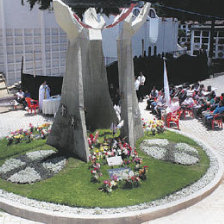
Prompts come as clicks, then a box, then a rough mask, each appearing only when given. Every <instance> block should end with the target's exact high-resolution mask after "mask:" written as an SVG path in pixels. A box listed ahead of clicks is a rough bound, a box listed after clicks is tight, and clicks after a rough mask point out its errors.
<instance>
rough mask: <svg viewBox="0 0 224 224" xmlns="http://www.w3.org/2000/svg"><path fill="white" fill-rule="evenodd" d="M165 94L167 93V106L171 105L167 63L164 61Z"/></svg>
mask: <svg viewBox="0 0 224 224" xmlns="http://www.w3.org/2000/svg"><path fill="white" fill-rule="evenodd" d="M164 93H165V100H166V105H167V106H169V105H170V89H169V83H168V78H167V70H166V61H165V59H164Z"/></svg>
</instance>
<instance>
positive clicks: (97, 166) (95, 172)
mask: <svg viewBox="0 0 224 224" xmlns="http://www.w3.org/2000/svg"><path fill="white" fill-rule="evenodd" d="M91 175H92V176H91V181H92V182H100V180H99V179H100V177H101V176H102V175H103V174H102V173H101V171H100V164H99V163H95V165H94V169H93V170H91Z"/></svg>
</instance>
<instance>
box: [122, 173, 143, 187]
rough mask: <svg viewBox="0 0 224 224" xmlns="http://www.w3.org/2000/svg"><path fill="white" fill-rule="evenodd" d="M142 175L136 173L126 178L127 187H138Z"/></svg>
mask: <svg viewBox="0 0 224 224" xmlns="http://www.w3.org/2000/svg"><path fill="white" fill-rule="evenodd" d="M140 180H141V179H140V177H139V176H138V175H134V176H131V177H128V178H127V179H125V180H124V181H125V187H126V188H133V187H138V186H139V184H140Z"/></svg>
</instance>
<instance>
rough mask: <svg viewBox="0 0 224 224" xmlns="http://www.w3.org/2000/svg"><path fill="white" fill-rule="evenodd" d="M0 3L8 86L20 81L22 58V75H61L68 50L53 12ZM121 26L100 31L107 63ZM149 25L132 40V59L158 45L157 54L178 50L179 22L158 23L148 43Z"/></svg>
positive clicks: (12, 0) (0, 57) (2, 68)
mask: <svg viewBox="0 0 224 224" xmlns="http://www.w3.org/2000/svg"><path fill="white" fill-rule="evenodd" d="M24 3H25V6H22V5H21V1H20V0H0V72H4V73H5V74H6V79H7V83H8V85H11V84H13V83H15V82H17V81H19V80H20V79H21V77H20V76H21V71H20V69H21V59H22V56H23V57H24V72H25V73H30V74H36V75H47V76H62V75H63V74H64V72H65V64H66V63H65V61H66V51H67V38H66V34H65V33H64V32H63V31H62V30H61V29H60V28H59V26H58V25H57V23H56V20H55V17H54V13H53V12H49V11H48V10H45V11H41V10H39V9H38V7H39V6H38V5H36V6H35V7H34V8H33V9H32V10H30V8H29V4H28V3H27V2H26V1H25V0H24ZM105 20H106V23H107V24H111V23H112V22H113V16H110V17H109V18H108V17H105ZM121 26H122V23H121V24H118V25H116V26H115V27H113V28H112V29H107V30H104V31H103V51H104V56H105V62H106V64H109V63H111V62H113V61H115V60H116V58H117V45H116V39H117V37H118V35H119V31H120V30H121ZM149 29H150V25H149V22H146V23H145V24H144V25H143V27H142V28H141V29H140V30H139V31H138V33H137V34H135V35H134V37H133V56H139V55H141V54H142V39H144V50H145V51H146V52H147V53H148V47H149V46H151V47H152V53H151V54H153V47H154V46H157V54H159V53H162V52H170V51H176V50H177V33H178V23H177V22H176V21H173V20H172V19H166V21H162V19H161V18H160V21H159V36H158V41H157V42H156V43H155V44H154V45H152V44H150V41H149Z"/></svg>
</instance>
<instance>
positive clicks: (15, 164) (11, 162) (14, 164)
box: [0, 159, 26, 173]
mask: <svg viewBox="0 0 224 224" xmlns="http://www.w3.org/2000/svg"><path fill="white" fill-rule="evenodd" d="M25 164H26V163H24V162H22V161H21V160H20V159H8V160H6V161H5V163H4V164H3V165H2V166H1V167H0V173H7V172H9V171H11V170H14V169H16V168H19V167H21V166H23V165H25Z"/></svg>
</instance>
